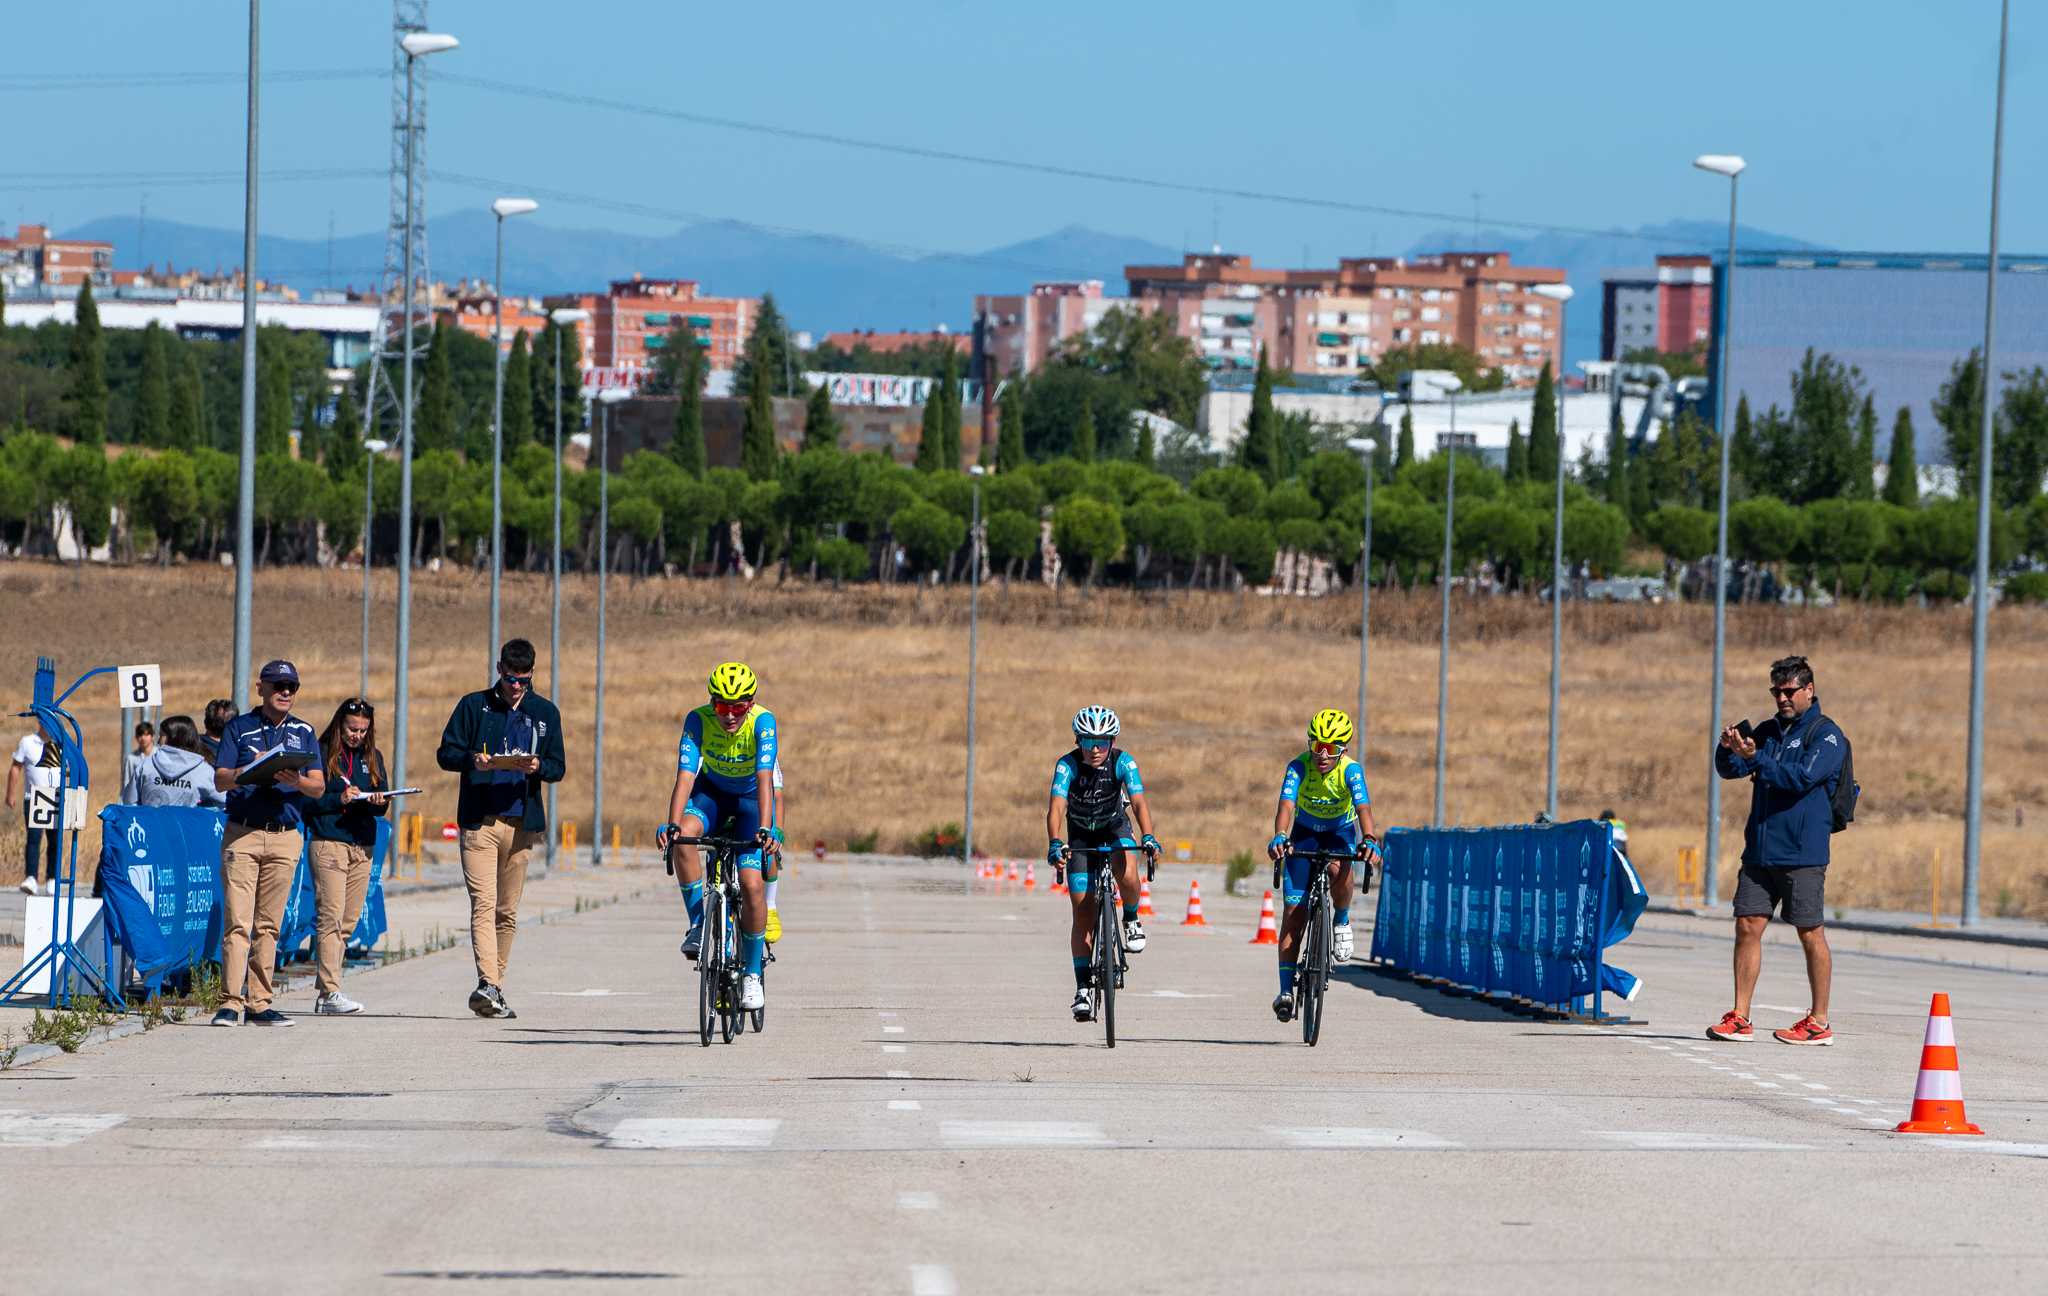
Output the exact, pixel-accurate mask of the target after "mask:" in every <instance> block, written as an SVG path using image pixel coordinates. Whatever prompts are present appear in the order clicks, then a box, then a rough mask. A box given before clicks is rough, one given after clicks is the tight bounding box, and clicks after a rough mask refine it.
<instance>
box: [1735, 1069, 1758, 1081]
mask: <svg viewBox="0 0 2048 1296" xmlns="http://www.w3.org/2000/svg"><path fill="white" fill-rule="evenodd" d="M1735 1078H1736V1079H1737V1080H1754V1079H1756V1072H1754V1071H1737V1072H1736V1073H1735Z"/></svg>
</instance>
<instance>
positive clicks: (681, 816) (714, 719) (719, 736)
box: [655, 662, 782, 1012]
mask: <svg viewBox="0 0 2048 1296" xmlns="http://www.w3.org/2000/svg"><path fill="white" fill-rule="evenodd" d="M759 684H760V682H759V680H757V679H756V678H755V676H754V672H753V671H751V670H749V669H748V668H747V666H746V664H745V663H744V662H725V663H722V664H721V665H719V666H718V667H717V668H716V669H715V670H713V671H712V672H711V678H710V679H709V680H708V681H706V687H707V688H708V689H709V690H710V693H711V702H710V704H709V705H707V706H701V707H698V708H697V709H696V710H694V711H692V712H690V714H689V715H688V716H686V717H685V718H684V720H683V737H682V741H681V742H679V743H678V744H677V745H676V785H675V791H674V792H672V793H671V794H670V795H669V806H668V822H667V823H665V824H663V825H662V827H661V831H660V832H658V833H657V834H655V845H657V846H661V847H666V846H667V845H668V840H669V838H671V837H676V836H682V837H701V836H703V835H704V834H705V832H706V831H707V830H710V831H716V830H717V829H718V828H719V826H720V825H722V824H724V823H725V821H726V820H727V819H728V818H730V819H732V820H733V822H734V828H733V834H734V835H735V836H737V837H740V838H751V839H753V840H754V841H756V842H757V843H761V844H763V845H766V846H767V847H768V849H770V850H774V849H776V848H777V847H779V846H780V844H781V840H782V828H781V825H780V824H778V823H776V822H775V795H774V788H773V783H772V781H773V778H774V773H775V765H776V757H777V751H776V741H775V714H774V713H773V712H771V711H768V710H766V709H764V708H761V707H757V706H755V705H754V693H755V691H756V689H757V688H758V687H759ZM764 811H765V817H764ZM762 863H763V861H762V853H761V851H760V850H759V849H755V850H750V851H746V852H743V853H742V854H741V855H740V857H739V869H740V951H741V955H742V957H743V958H744V959H745V962H746V968H745V976H744V978H743V979H742V980H741V982H740V1007H741V1008H743V1009H745V1010H747V1011H750V1012H751V1011H752V1010H754V1009H757V1008H760V1007H763V1006H764V1005H765V1004H766V1003H767V995H766V994H765V992H764V991H763V990H762V988H761V964H762V961H763V959H764V957H765V955H766V952H767V948H768V938H767V926H768V898H767V888H766V886H765V885H764V884H763V882H762V877H761V870H762ZM676 880H677V882H678V883H679V884H680V885H681V886H682V889H683V904H684V906H685V907H686V908H688V910H689V912H690V934H689V935H688V936H686V937H684V938H683V956H684V957H685V958H690V959H694V958H696V957H697V950H698V946H699V945H700V944H701V942H702V940H703V935H704V863H703V859H702V857H701V855H700V854H699V853H698V850H697V848H696V847H695V846H690V845H684V846H682V848H681V850H680V851H679V853H678V858H677V860H676Z"/></svg>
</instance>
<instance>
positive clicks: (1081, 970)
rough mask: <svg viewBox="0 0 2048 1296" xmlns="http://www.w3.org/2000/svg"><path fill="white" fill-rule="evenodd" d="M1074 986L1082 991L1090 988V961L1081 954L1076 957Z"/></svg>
mask: <svg viewBox="0 0 2048 1296" xmlns="http://www.w3.org/2000/svg"><path fill="white" fill-rule="evenodd" d="M1074 985H1075V987H1076V988H1078V989H1081V990H1086V989H1087V988H1088V959H1087V958H1086V957H1085V956H1083V955H1080V954H1076V955H1075V956H1074Z"/></svg>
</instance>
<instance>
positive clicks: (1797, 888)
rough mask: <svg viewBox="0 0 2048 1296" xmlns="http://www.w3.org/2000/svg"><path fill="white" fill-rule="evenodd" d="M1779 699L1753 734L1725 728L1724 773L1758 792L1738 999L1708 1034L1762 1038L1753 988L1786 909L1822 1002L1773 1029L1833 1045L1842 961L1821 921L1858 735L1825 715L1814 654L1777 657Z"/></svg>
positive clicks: (1745, 857) (1746, 852)
mask: <svg viewBox="0 0 2048 1296" xmlns="http://www.w3.org/2000/svg"><path fill="white" fill-rule="evenodd" d="M1771 700H1772V701H1773V702H1774V703H1776V705H1777V715H1775V716H1773V717H1772V718H1771V719H1769V720H1766V721H1765V722H1764V723H1763V724H1761V725H1759V726H1757V727H1756V729H1755V730H1754V731H1752V732H1750V733H1748V734H1745V733H1743V732H1742V731H1741V728H1740V727H1738V726H1730V727H1729V728H1727V729H1724V730H1722V731H1721V743H1720V747H1719V748H1718V749H1717V750H1716V751H1715V752H1714V768H1715V769H1716V770H1717V771H1719V773H1720V775H1721V777H1722V778H1724V779H1738V778H1746V779H1748V780H1749V781H1750V785H1751V788H1752V792H1751V800H1750V804H1749V822H1748V824H1746V825H1745V826H1744V827H1743V830H1742V873H1741V876H1740V877H1739V878H1738V879H1737V881H1736V884H1735V1007H1734V1008H1733V1009H1732V1010H1730V1011H1729V1012H1728V1013H1727V1015H1725V1016H1724V1017H1722V1018H1721V1020H1720V1021H1719V1022H1718V1023H1717V1024H1715V1025H1713V1026H1710V1027H1708V1028H1707V1035H1708V1037H1709V1038H1712V1039H1719V1040H1735V1041H1748V1040H1752V1039H1755V1038H1756V1032H1755V1029H1754V1028H1753V1027H1752V1026H1751V1025H1750V1021H1749V1001H1750V995H1751V994H1752V993H1753V992H1754V991H1755V990H1756V978H1757V974H1758V973H1759V972H1760V971H1762V970H1763V960H1764V947H1763V940H1764V928H1765V927H1766V926H1768V925H1769V924H1770V921H1771V912H1772V910H1773V909H1778V910H1780V911H1781V912H1782V913H1783V915H1784V918H1785V921H1786V922H1789V923H1791V924H1792V925H1793V927H1795V928H1797V929H1798V931H1799V944H1800V946H1801V947H1802V948H1803V949H1804V950H1805V952H1806V980H1807V982H1808V984H1809V985H1810V986H1811V987H1812V990H1813V1007H1812V1008H1811V1010H1809V1011H1808V1013H1807V1014H1806V1016H1804V1017H1802V1018H1800V1019H1799V1021H1798V1022H1797V1023H1795V1024H1794V1025H1793V1026H1791V1027H1790V1028H1788V1029H1786V1030H1781V1031H1774V1032H1773V1034H1774V1035H1775V1036H1776V1038H1777V1039H1778V1040H1780V1041H1781V1042H1783V1043H1786V1044H1832V1043H1834V1042H1835V1035H1834V1032H1833V1031H1832V1030H1831V1029H1829V1027H1828V982H1829V979H1830V977H1831V976H1832V974H1833V971H1834V959H1833V957H1832V956H1831V955H1830V954H1829V952H1828V938H1827V932H1826V931H1825V930H1824V929H1823V928H1822V926H1821V923H1822V920H1823V919H1824V918H1825V916H1826V899H1825V896H1824V894H1823V884H1824V883H1825V881H1826V879H1827V871H1828V843H1829V838H1830V836H1831V834H1832V833H1833V832H1834V793H1835V785H1836V783H1837V782H1838V781H1839V780H1840V779H1841V776H1842V763H1843V761H1844V759H1845V758H1846V756H1847V755H1848V750H1849V742H1848V738H1847V737H1846V736H1845V735H1844V734H1843V733H1842V729H1841V726H1840V725H1837V724H1836V723H1835V722H1834V721H1832V720H1830V719H1828V718H1827V717H1826V716H1824V715H1822V714H1821V711H1820V702H1819V699H1818V698H1817V697H1816V695H1815V693H1814V687H1813V668H1812V667H1811V666H1810V665H1808V664H1807V661H1806V658H1804V657H1786V658H1783V659H1782V660H1779V661H1775V662H1772V663H1771Z"/></svg>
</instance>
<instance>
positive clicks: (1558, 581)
mask: <svg viewBox="0 0 2048 1296" xmlns="http://www.w3.org/2000/svg"><path fill="white" fill-rule="evenodd" d="M1532 291H1534V292H1535V293H1536V294H1537V295H1538V296H1541V297H1548V298H1549V299H1550V300H1552V301H1554V302H1556V303H1557V355H1558V364H1557V437H1556V441H1557V499H1556V503H1555V505H1554V506H1553V512H1552V516H1551V531H1550V752H1549V756H1548V758H1547V763H1546V765H1545V770H1546V772H1547V774H1548V775H1549V781H1548V784H1547V786H1548V788H1549V790H1548V791H1547V792H1546V793H1545V794H1544V798H1543V812H1544V813H1545V814H1546V815H1549V816H1550V821H1551V822H1552V823H1556V822H1557V717H1558V710H1557V708H1558V695H1559V691H1560V689H1561V688H1562V686H1563V680H1564V310H1565V306H1566V305H1567V304H1568V303H1569V302H1570V301H1571V299H1572V289H1571V285H1570V284H1561V283H1555V284H1537V285H1536V286H1535V288H1534V289H1532ZM1607 471H1609V472H1613V471H1614V465H1613V464H1609V465H1608V466H1607Z"/></svg>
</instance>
